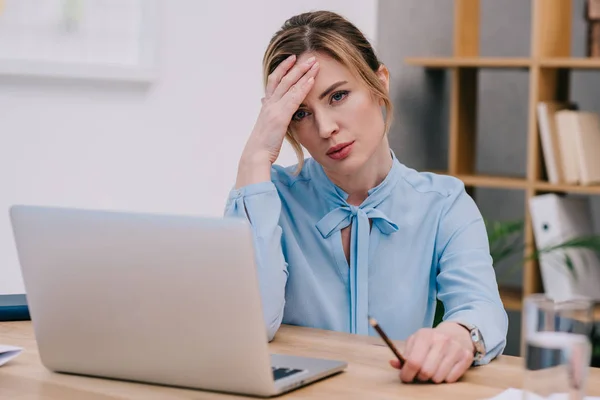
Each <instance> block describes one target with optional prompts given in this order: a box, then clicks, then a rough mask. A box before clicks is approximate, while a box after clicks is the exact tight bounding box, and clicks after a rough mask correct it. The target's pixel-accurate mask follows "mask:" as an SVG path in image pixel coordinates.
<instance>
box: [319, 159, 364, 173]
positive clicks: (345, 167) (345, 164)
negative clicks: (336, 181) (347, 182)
mask: <svg viewBox="0 0 600 400" xmlns="http://www.w3.org/2000/svg"><path fill="white" fill-rule="evenodd" d="M366 161H367V160H364V159H363V158H361V157H359V156H358V155H357V154H350V155H349V156H348V157H346V158H344V159H343V160H334V159H331V158H330V157H328V156H325V158H324V159H322V160H321V161H319V160H317V162H319V164H321V165H322V166H323V167H324V168H325V169H326V170H328V171H330V172H333V173H335V174H338V175H346V176H347V175H352V174H354V173H356V171H358V170H360V169H361V167H362V166H364V165H365V163H366Z"/></svg>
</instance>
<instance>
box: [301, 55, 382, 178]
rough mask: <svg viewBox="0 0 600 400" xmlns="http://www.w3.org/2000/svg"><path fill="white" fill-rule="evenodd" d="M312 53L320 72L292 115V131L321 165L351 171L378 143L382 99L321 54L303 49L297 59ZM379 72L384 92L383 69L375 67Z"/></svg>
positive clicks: (364, 159) (372, 153) (367, 157)
mask: <svg viewBox="0 0 600 400" xmlns="http://www.w3.org/2000/svg"><path fill="white" fill-rule="evenodd" d="M312 56H315V57H316V60H317V62H319V72H318V74H317V76H316V77H315V83H314V86H313V88H312V89H311V91H310V92H309V93H308V95H307V96H306V98H305V99H304V102H303V103H302V105H301V106H300V107H299V108H298V111H296V113H295V114H294V116H293V117H292V121H291V123H290V128H291V133H292V135H293V136H294V137H295V138H296V140H297V141H298V142H299V143H300V144H301V145H302V146H303V147H304V148H305V149H306V150H307V151H308V152H309V153H310V155H311V156H312V157H313V158H314V159H315V161H317V162H318V163H319V164H321V165H322V166H323V168H324V169H326V170H329V171H332V172H335V173H338V174H342V175H351V174H352V173H353V172H356V171H357V170H359V169H360V168H361V167H362V166H363V165H365V163H366V162H367V161H368V160H369V159H370V158H371V156H373V155H374V154H375V153H376V151H377V150H378V149H379V146H380V145H382V139H383V137H384V134H385V132H384V129H385V124H384V119H383V114H382V110H381V102H380V100H379V99H377V98H375V96H373V95H372V94H371V92H370V91H369V89H368V88H367V86H366V84H365V83H363V82H362V80H360V79H359V78H357V77H355V76H354V75H353V74H352V73H351V72H350V70H349V69H348V68H346V67H345V66H343V65H342V64H340V63H339V62H337V61H335V60H334V59H333V58H331V57H330V56H328V55H326V54H322V53H305V54H302V55H301V56H300V57H299V58H298V62H305V61H306V60H308V58H310V57H312ZM378 76H379V78H380V79H381V80H382V81H383V83H384V86H385V88H386V90H388V87H389V86H388V85H389V80H388V73H387V69H385V67H382V68H380V70H379V71H378ZM378 154H382V153H381V152H380V153H378ZM384 154H385V152H384Z"/></svg>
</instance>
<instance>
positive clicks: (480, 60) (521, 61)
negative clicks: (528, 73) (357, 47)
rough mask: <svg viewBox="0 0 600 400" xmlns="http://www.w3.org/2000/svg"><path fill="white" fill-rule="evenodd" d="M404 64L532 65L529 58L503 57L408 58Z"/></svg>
mask: <svg viewBox="0 0 600 400" xmlns="http://www.w3.org/2000/svg"><path fill="white" fill-rule="evenodd" d="M405 62H406V63H407V64H410V65H417V66H421V67H427V68H453V67H472V68H528V67H530V66H531V64H532V62H531V59H530V58H504V57H410V58H407V59H405Z"/></svg>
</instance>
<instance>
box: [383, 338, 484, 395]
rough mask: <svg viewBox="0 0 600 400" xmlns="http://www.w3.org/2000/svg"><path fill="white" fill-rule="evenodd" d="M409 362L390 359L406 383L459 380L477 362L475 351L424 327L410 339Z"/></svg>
mask: <svg viewBox="0 0 600 400" xmlns="http://www.w3.org/2000/svg"><path fill="white" fill-rule="evenodd" d="M405 357H406V363H404V365H401V363H400V362H399V361H398V360H390V365H391V366H392V367H394V368H396V369H400V370H401V371H400V379H401V380H402V382H413V381H414V380H415V379H417V380H419V381H433V382H435V383H441V382H444V381H445V382H456V381H457V380H458V379H460V377H461V376H462V375H463V374H464V373H465V372H466V371H467V370H468V369H469V367H470V366H471V364H472V363H473V354H472V352H471V351H470V350H469V349H466V348H465V347H464V346H462V345H461V344H460V343H459V342H458V341H456V340H453V339H452V337H451V336H449V335H446V334H440V333H439V332H434V330H433V329H421V330H419V331H417V332H416V333H415V334H414V335H412V336H410V337H409V338H408V340H407V342H406V349H405Z"/></svg>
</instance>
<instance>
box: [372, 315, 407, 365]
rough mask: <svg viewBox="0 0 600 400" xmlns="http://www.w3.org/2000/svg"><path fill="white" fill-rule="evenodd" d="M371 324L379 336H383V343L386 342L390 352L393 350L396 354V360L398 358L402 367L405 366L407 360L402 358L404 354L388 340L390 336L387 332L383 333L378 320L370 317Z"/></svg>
mask: <svg viewBox="0 0 600 400" xmlns="http://www.w3.org/2000/svg"><path fill="white" fill-rule="evenodd" d="M369 323H370V324H371V326H372V327H373V328H375V330H376V331H377V333H378V334H379V336H381V338H382V339H383V341H384V342H385V344H387V346H388V347H389V348H390V350H392V353H394V355H395V356H396V358H398V361H400V366H402V364H404V363H405V362H406V359H405V358H404V357H403V356H402V354H400V352H399V351H398V349H396V346H394V344H393V343H392V341H391V340H390V339H389V338H388V336H387V335H386V334H385V332H384V331H383V329H381V327H380V326H379V324H378V323H377V320H376V319H375V318H372V317H369Z"/></svg>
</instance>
